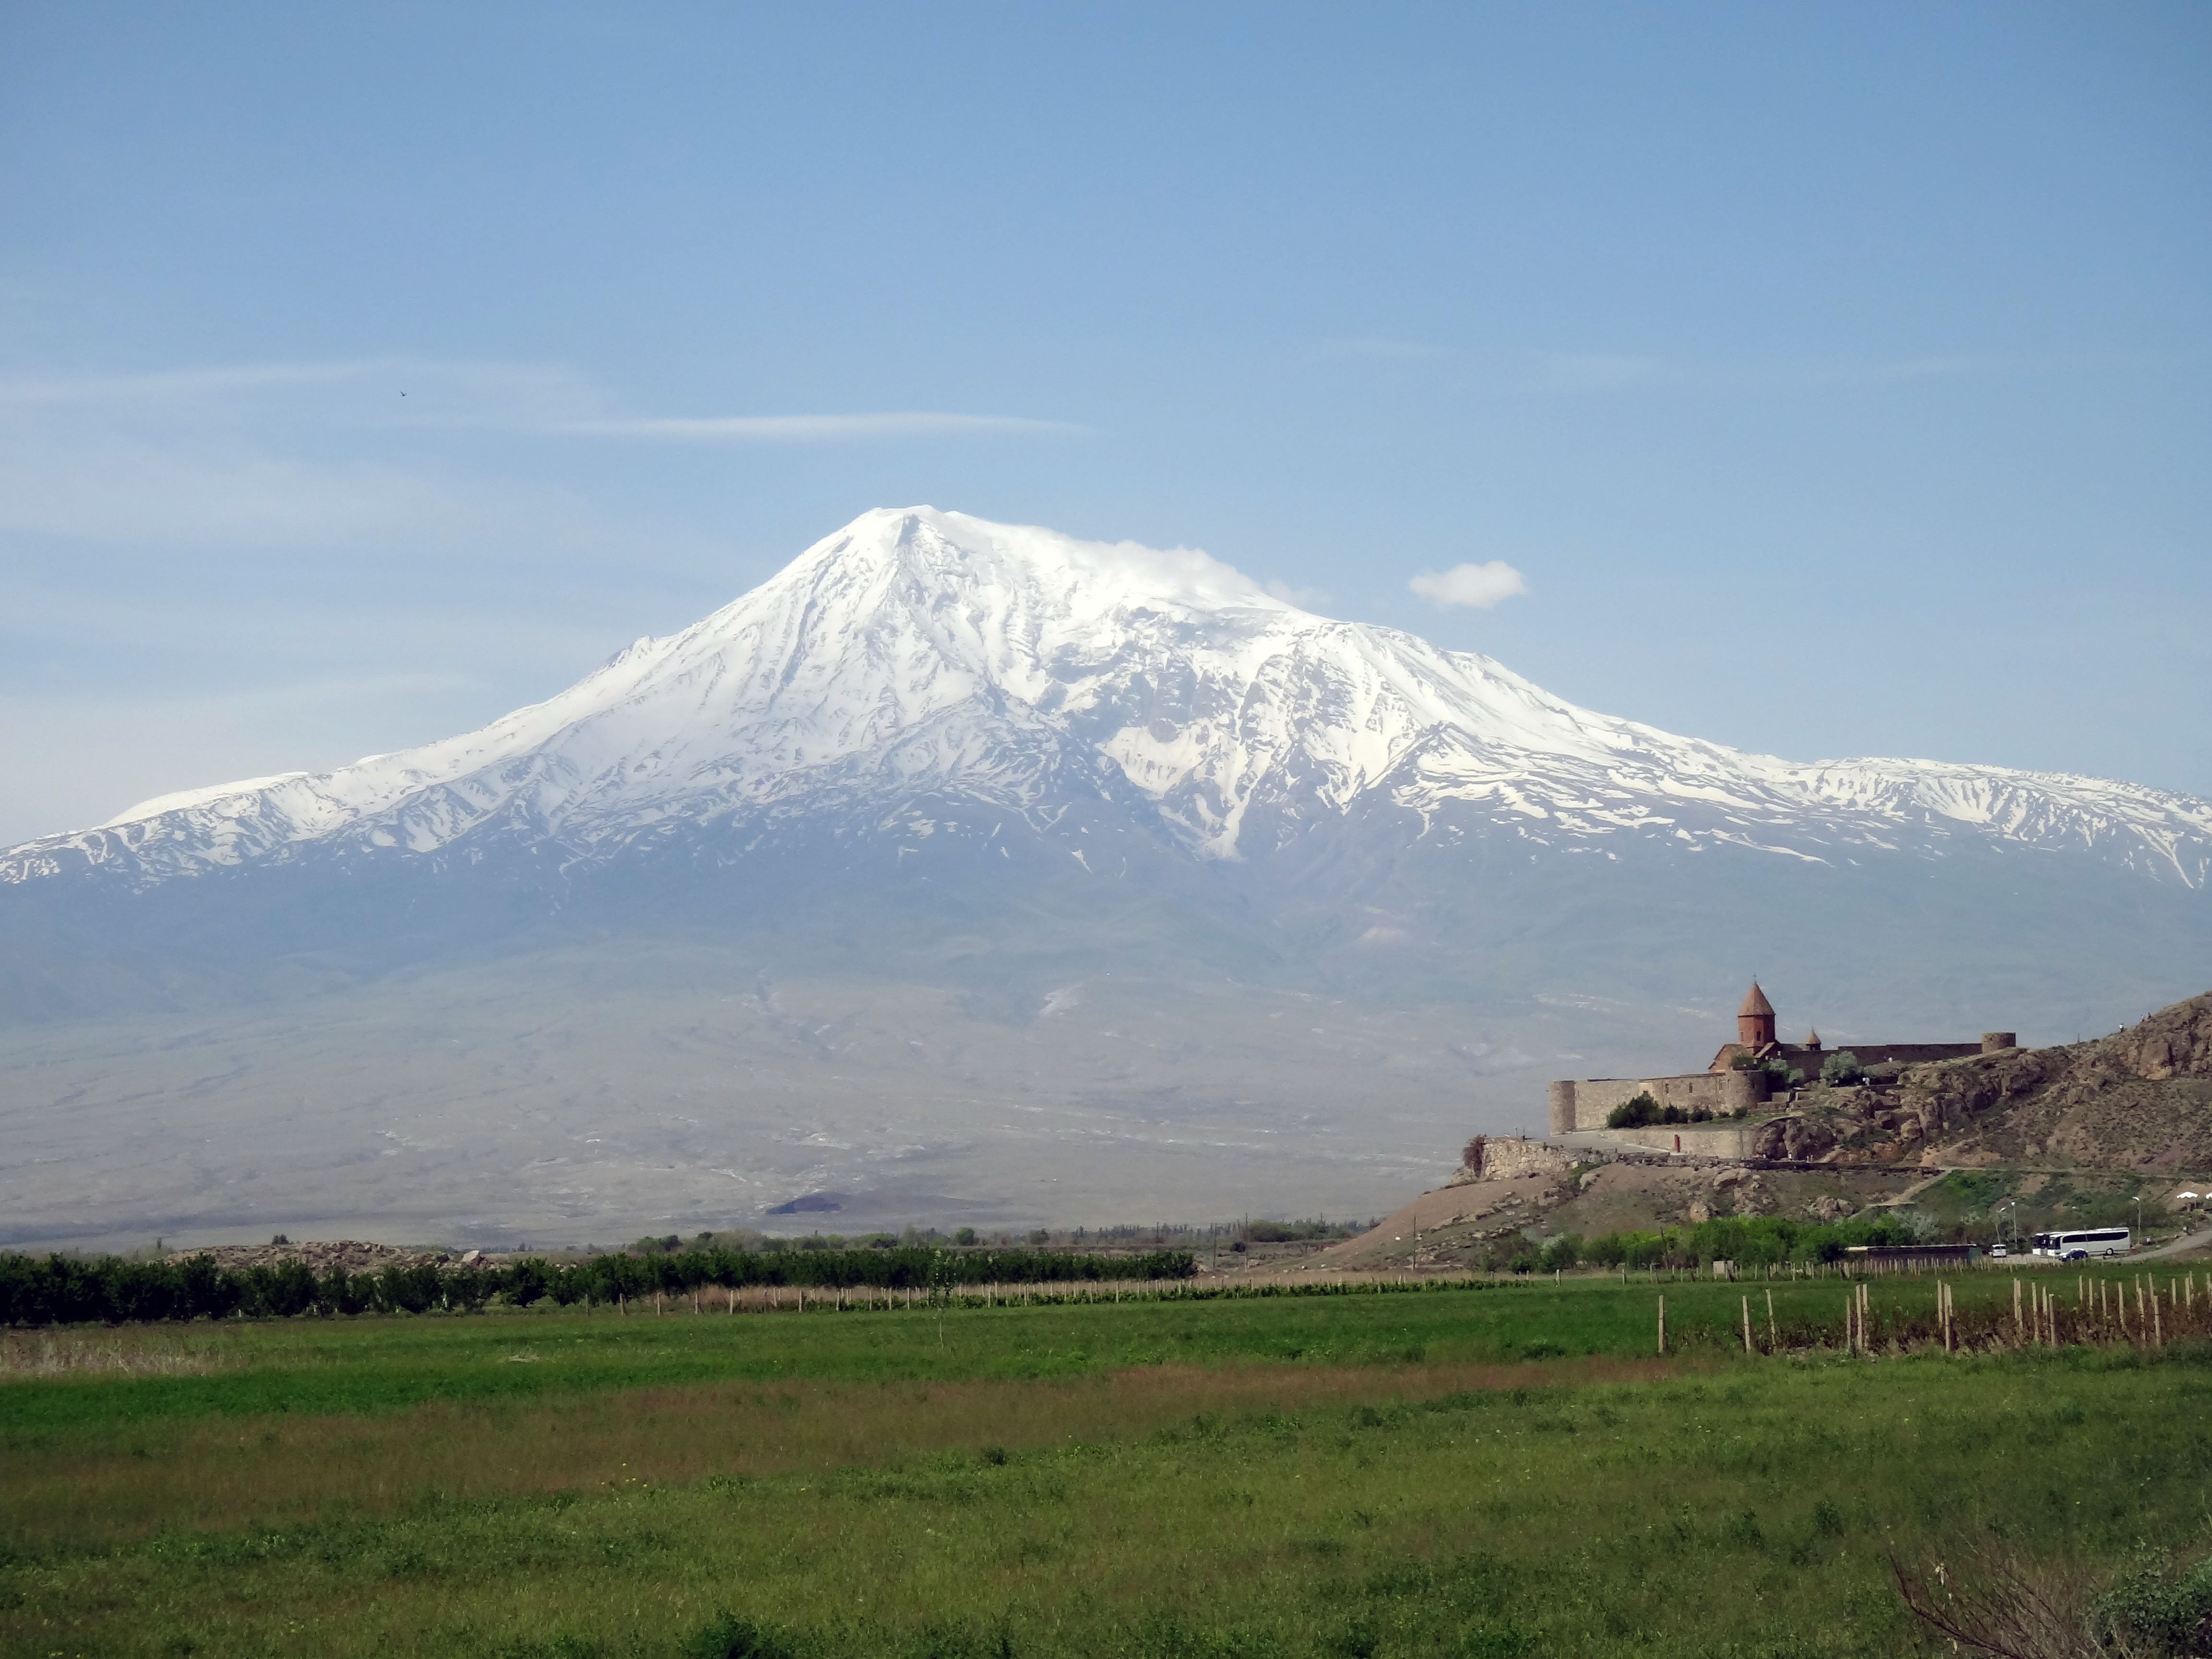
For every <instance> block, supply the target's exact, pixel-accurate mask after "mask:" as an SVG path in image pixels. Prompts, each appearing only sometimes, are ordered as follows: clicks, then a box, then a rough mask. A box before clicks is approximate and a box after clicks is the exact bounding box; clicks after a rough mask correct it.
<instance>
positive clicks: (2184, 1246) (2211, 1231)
mask: <svg viewBox="0 0 2212 1659" xmlns="http://www.w3.org/2000/svg"><path fill="white" fill-rule="evenodd" d="M2206 1244H2212V1227H2207V1228H2205V1229H2204V1230H2203V1231H2201V1232H2194V1233H2184V1234H2183V1235H2182V1236H2181V1237H2179V1238H2177V1239H2175V1240H2174V1241H2173V1243H2171V1244H2160V1245H2158V1246H2157V1247H2156V1248H2154V1249H2148V1250H2137V1251H2136V1253H2135V1254H2134V1255H2126V1256H2122V1257H2120V1258H2119V1260H2121V1261H2150V1260H2151V1259H2153V1258H2154V1257H2155V1256H2161V1255H2180V1254H2181V1253H2182V1252H2183V1251H2184V1250H2194V1249H2198V1248H2200V1247H2201V1246H2203V1245H2206Z"/></svg>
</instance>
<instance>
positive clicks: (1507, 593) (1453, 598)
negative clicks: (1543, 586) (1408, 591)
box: [1406, 559, 1528, 611]
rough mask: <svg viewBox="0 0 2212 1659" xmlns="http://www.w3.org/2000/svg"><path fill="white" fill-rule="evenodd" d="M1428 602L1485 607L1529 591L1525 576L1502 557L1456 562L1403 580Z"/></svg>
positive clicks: (1487, 607) (1476, 608)
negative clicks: (1476, 561) (1465, 562)
mask: <svg viewBox="0 0 2212 1659" xmlns="http://www.w3.org/2000/svg"><path fill="white" fill-rule="evenodd" d="M1406 586H1408V587H1410V588H1412V589H1413V592H1416V593H1418V594H1419V595H1420V596H1421V597H1422V598H1423V599H1426V600H1428V601H1429V602H1430V603H1431V605H1472V606H1473V607H1474V609H1475V610H1477V611H1487V610H1489V609H1490V608H1491V607H1492V605H1498V604H1502V603H1503V602H1504V601H1505V600H1507V599H1511V598H1512V597H1513V596H1514V595H1515V594H1516V593H1526V592H1528V579H1527V578H1526V577H1524V576H1523V575H1522V574H1521V573H1520V572H1519V571H1517V570H1516V569H1515V568H1513V567H1512V566H1511V565H1510V564H1508V563H1506V562H1505V561H1504V560H1503V559H1492V560H1491V561H1490V562H1488V563H1487V564H1455V565H1454V566H1453V567H1452V568H1450V569H1449V570H1443V571H1435V572H1431V571H1423V572H1422V573H1421V574H1419V575H1418V576H1416V577H1414V578H1413V580H1411V581H1408V582H1407V584H1406Z"/></svg>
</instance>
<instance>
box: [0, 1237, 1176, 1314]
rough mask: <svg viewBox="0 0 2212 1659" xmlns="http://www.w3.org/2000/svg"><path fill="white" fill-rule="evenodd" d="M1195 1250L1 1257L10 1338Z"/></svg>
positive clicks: (1095, 1268) (1009, 1275) (1064, 1265)
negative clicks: (326, 1262) (249, 1263)
mask: <svg viewBox="0 0 2212 1659" xmlns="http://www.w3.org/2000/svg"><path fill="white" fill-rule="evenodd" d="M1196 1270H1197V1259H1196V1257H1195V1256H1194V1255H1192V1253H1191V1252H1190V1251H1188V1250H1154V1251H1152V1252H1150V1253H1148V1254H1146V1255H1137V1256H1108V1255H1074V1254H1072V1253H1070V1252H1066V1251H1057V1250H1018V1249H1017V1250H981V1251H962V1252H957V1253H956V1252H953V1251H950V1250H928V1249H893V1250H808V1251H789V1252H764V1251H751V1250H720V1249H706V1250H700V1249H693V1250H686V1251H684V1252H683V1253H681V1254H680V1255H651V1256H646V1255H635V1254H632V1253H630V1252H628V1251H623V1252H619V1253H616V1254H611V1255H597V1256H593V1257H592V1258H591V1259H590V1260H588V1261H579V1262H568V1263H562V1262H553V1261H546V1260H545V1259H544V1258H543V1257H539V1256H526V1257H525V1258H523V1259H522V1260H520V1261H513V1262H510V1263H508V1264H507V1265H506V1266H504V1267H490V1266H487V1267H476V1266H467V1267H463V1266H457V1265H452V1264H441V1263H436V1262H431V1263H424V1264H422V1265H420V1266H416V1267H385V1268H382V1269H380V1270H378V1271H375V1272H368V1273H348V1272H347V1271H346V1270H345V1269H344V1268H343V1267H332V1268H330V1269H329V1270H327V1271H326V1272H325V1273H320V1274H318V1273H315V1272H314V1271H313V1269H312V1268H310V1267H307V1265H306V1264H305V1263H304V1262H301V1261H287V1262H281V1263H278V1264H276V1265H274V1266H264V1267H220V1266H218V1265H217V1264H216V1262H215V1261H213V1260H212V1259H211V1258H210V1257H207V1256H204V1255H202V1256H192V1257H189V1258H187V1259H185V1260H183V1261H125V1260H123V1259H122V1258H120V1257H118V1256H101V1257H99V1258H97V1259H94V1260H83V1259H79V1258H76V1257H73V1256H65V1255H50V1256H46V1257H43V1258H41V1257H36V1256H27V1255H0V1325H10V1326H14V1325H63V1324H82V1323H89V1322H106V1323H110V1324H114V1323H119V1322H123V1321H126V1320H155V1319H200V1318H206V1319H228V1318H233V1317H244V1318H250V1319H252V1318H289V1317H292V1316H296V1315H301V1314H319V1315H325V1316H328V1315H339V1314H345V1315H352V1314H362V1313H427V1312H429V1311H431V1310H447V1311H451V1312H475V1311H477V1310H481V1309H482V1308H483V1306H484V1305H485V1304H487V1303H489V1302H493V1301H499V1302H504V1303H507V1304H511V1305H513V1306H516V1307H528V1306H530V1305H532V1304H534V1303H538V1302H544V1301H550V1302H554V1303H557V1304H562V1305H563V1306H574V1305H575V1304H580V1303H586V1302H592V1303H605V1302H614V1301H617V1300H622V1299H626V1298H630V1297H644V1296H652V1295H653V1294H655V1293H663V1294H669V1293H673V1294H686V1293H689V1292H690V1291H696V1290H700V1289H702V1288H704V1287H706V1286H708V1285H715V1286H720V1287H729V1288H734V1289H743V1288H745V1287H748V1286H754V1285H803V1286H805V1287H808V1288H810V1289H816V1288H818V1289H839V1290H849V1289H854V1288H859V1287H861V1286H872V1287H874V1288H877V1289H879V1290H928V1289H936V1288H949V1287H951V1286H952V1285H1026V1284H1060V1283H1066V1282H1069V1281H1079V1280H1089V1281H1094V1282H1095V1281H1098V1280H1103V1279H1188V1278H1189V1277H1190V1276H1191V1274H1192V1273H1194V1272H1196Z"/></svg>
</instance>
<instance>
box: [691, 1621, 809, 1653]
mask: <svg viewBox="0 0 2212 1659" xmlns="http://www.w3.org/2000/svg"><path fill="white" fill-rule="evenodd" d="M796 1652H797V1650H796V1649H794V1648H793V1646H792V1645H791V1644H790V1643H788V1642H787V1641H785V1640H784V1639H783V1638H781V1637H780V1636H778V1635H776V1634H775V1632H773V1631H769V1630H765V1629H763V1628H762V1627H761V1626H758V1625H756V1624H755V1623H753V1621H752V1620H750V1619H739V1618H737V1617H735V1616H734V1615H733V1614H731V1613H724V1614H722V1616H721V1617H720V1618H719V1619H717V1620H714V1623H713V1624H711V1625H709V1626H707V1627H706V1628H705V1629H704V1630H702V1631H700V1632H698V1633H697V1634H696V1635H695V1636H694V1637H692V1638H691V1639H690V1641H689V1642H686V1643H685V1644H684V1654H685V1655H686V1659H789V1656H793V1655H795V1654H796Z"/></svg>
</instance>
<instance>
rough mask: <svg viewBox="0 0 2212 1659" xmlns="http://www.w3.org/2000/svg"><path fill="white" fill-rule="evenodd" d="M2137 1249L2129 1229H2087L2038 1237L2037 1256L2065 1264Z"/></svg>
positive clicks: (2036, 1243)
mask: <svg viewBox="0 0 2212 1659" xmlns="http://www.w3.org/2000/svg"><path fill="white" fill-rule="evenodd" d="M2132 1249H2135V1244H2134V1243H2133V1241H2132V1240H2131V1239H2130V1237H2128V1230H2127V1229H2126V1228H2125V1227H2087V1228H2083V1229H2082V1230H2081V1231H2077V1232H2069V1233H2038V1234H2036V1236H2035V1253H2036V1255H2055V1256H2057V1258H2059V1260H2061V1261H2081V1259H2082V1258H2083V1257H2085V1256H2092V1255H2126V1254H2127V1253H2128V1252H2129V1251H2130V1250H2132Z"/></svg>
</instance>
